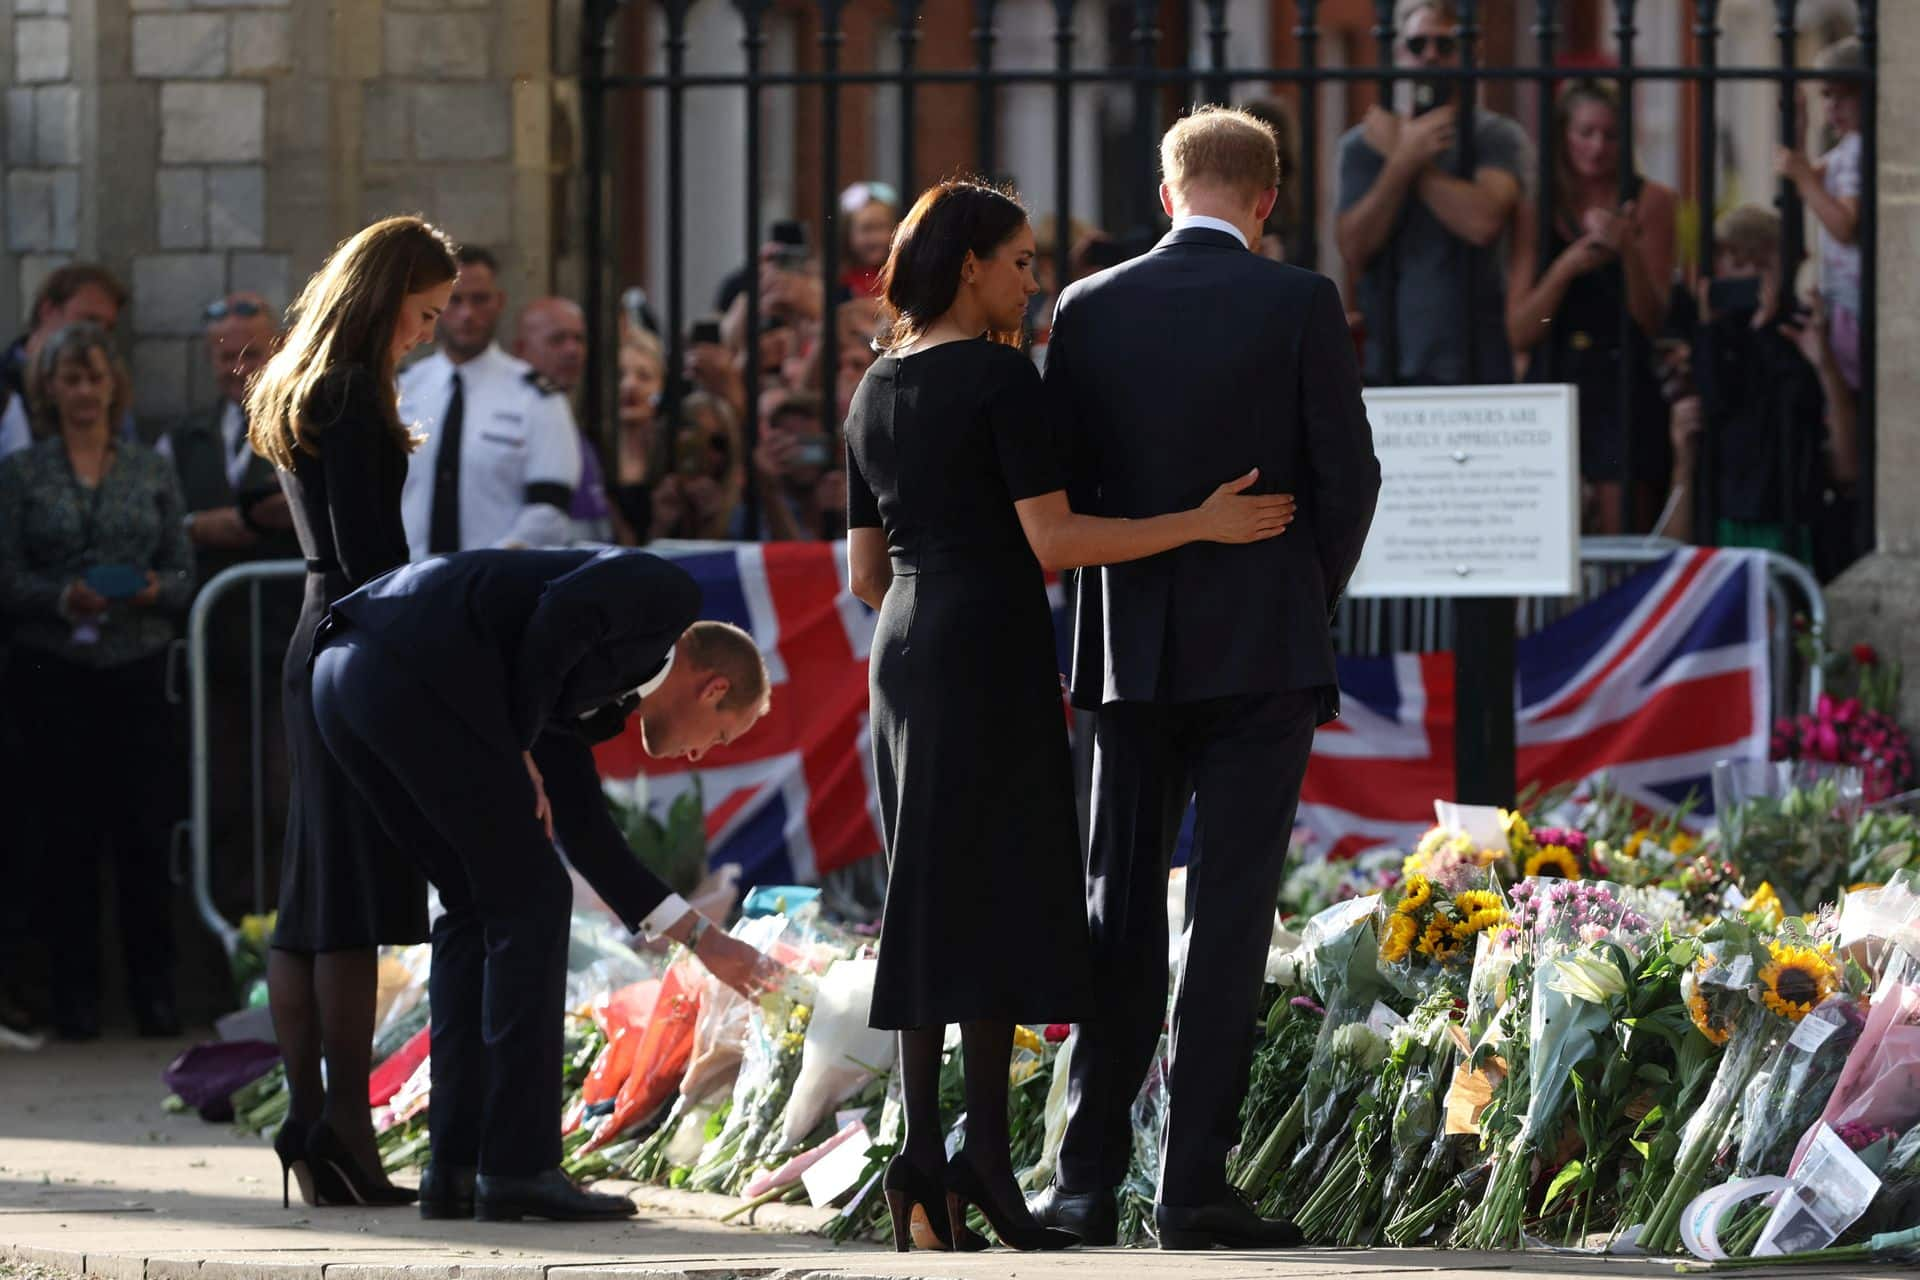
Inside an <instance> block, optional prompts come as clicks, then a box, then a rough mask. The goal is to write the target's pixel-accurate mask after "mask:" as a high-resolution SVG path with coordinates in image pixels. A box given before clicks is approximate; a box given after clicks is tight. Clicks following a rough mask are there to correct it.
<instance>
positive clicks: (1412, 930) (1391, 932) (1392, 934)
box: [1380, 911, 1420, 964]
mask: <svg viewBox="0 0 1920 1280" xmlns="http://www.w3.org/2000/svg"><path fill="white" fill-rule="evenodd" d="M1419 936H1420V922H1419V921H1417V920H1415V919H1414V918H1413V917H1412V916H1403V915H1401V914H1400V913H1399V912H1397V911H1396V912H1395V913H1394V914H1393V915H1391V916H1389V917H1387V936H1386V937H1385V938H1384V939H1382V940H1381V942H1380V958H1381V959H1382V960H1384V961H1386V962H1387V963H1388V964H1399V963H1400V962H1401V961H1402V960H1405V959H1406V958H1407V953H1408V952H1409V951H1411V950H1413V943H1414V939H1416V938H1418V937H1419Z"/></svg>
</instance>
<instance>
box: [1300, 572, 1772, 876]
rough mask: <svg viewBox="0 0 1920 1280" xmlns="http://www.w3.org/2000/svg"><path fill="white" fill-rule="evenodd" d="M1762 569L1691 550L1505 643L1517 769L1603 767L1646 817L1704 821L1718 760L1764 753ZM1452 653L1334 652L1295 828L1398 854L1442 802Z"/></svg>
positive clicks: (1449, 789) (1330, 844)
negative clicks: (1326, 717)
mask: <svg viewBox="0 0 1920 1280" xmlns="http://www.w3.org/2000/svg"><path fill="white" fill-rule="evenodd" d="M1766 585H1767V581H1766V561H1765V559H1764V557H1763V556H1761V555H1760V554H1758V553H1755V552H1747V551H1735V550H1722V551H1714V550H1705V549H1697V548H1696V549H1690V550H1685V551H1676V552H1674V553H1673V554H1672V555H1670V556H1667V557H1666V558H1665V559H1662V560H1660V561H1657V562H1655V563H1654V564H1652V565H1649V566H1648V567H1647V568H1645V569H1643V570H1641V571H1640V572H1639V573H1636V574H1634V575H1633V576H1632V577H1630V578H1628V579H1626V580H1625V581H1624V582H1622V583H1620V584H1619V585H1618V586H1616V587H1614V588H1613V589H1612V590H1610V591H1608V592H1606V593H1604V594H1602V595H1600V596H1598V597H1596V598H1595V599H1594V600H1592V601H1590V602H1589V603H1587V604H1585V605H1583V606H1581V607H1580V608H1578V609H1576V610H1574V611H1573V612H1572V613H1569V614H1568V615H1567V616H1565V617H1564V618H1561V619H1560V620H1559V621H1557V622H1555V623H1553V624H1552V625H1550V626H1548V627H1546V628H1544V629H1542V630H1540V631H1538V632H1535V633H1534V634H1533V635H1530V636H1524V637H1522V638H1521V639H1520V640H1519V641H1518V643H1517V644H1516V646H1515V666H1516V667H1517V668H1518V683H1517V685H1516V688H1515V712H1516V717H1517V720H1518V724H1517V726H1516V739H1517V741H1516V746H1517V760H1516V772H1517V773H1518V774H1519V780H1520V782H1521V784H1522V785H1523V786H1524V785H1525V784H1527V783H1529V782H1537V783H1539V784H1541V785H1543V786H1552V785H1556V784H1559V783H1563V782H1573V781H1579V780H1582V779H1586V778H1591V777H1593V776H1595V775H1596V774H1599V773H1601V772H1605V773H1606V774H1607V775H1608V777H1609V778H1610V779H1611V780H1612V782H1613V784H1614V785H1615V787H1616V788H1617V789H1618V790H1619V791H1621V792H1622V793H1623V794H1625V795H1626V796H1628V797H1630V798H1631V799H1633V800H1634V801H1635V802H1637V803H1639V804H1641V805H1643V806H1645V807H1646V808H1648V809H1650V810H1654V811H1671V810H1673V809H1675V808H1677V807H1679V806H1680V805H1681V804H1683V803H1684V802H1685V801H1686V800H1687V799H1688V797H1689V796H1691V797H1692V799H1693V801H1694V808H1693V809H1692V810H1691V811H1690V813H1689V815H1688V821H1689V822H1690V823H1691V824H1693V825H1695V826H1698V825H1701V824H1703V823H1704V822H1705V821H1706V819H1708V818H1710V817H1711V816H1712V812H1713V786H1712V775H1713V765H1714V762H1715V761H1717V760H1764V759H1765V758H1766V755H1767V748H1768V728H1769V725H1770V723H1771V721H1770V712H1769V708H1770V706H1771V703H1770V701H1769V698H1770V675H1769V667H1768V662H1767V627H1766V605H1767V591H1766ZM1453 693H1454V684H1453V655H1452V654H1449V653H1417V654H1416V653H1403V654H1395V655H1392V656H1389V657H1378V658H1341V659H1340V694H1341V714H1340V719H1339V720H1337V721H1335V722H1334V723H1333V724H1330V725H1328V726H1326V727H1325V728H1323V729H1321V731H1320V732H1319V734H1318V735H1317V736H1316V737H1315V739H1314V744H1313V763H1312V764H1311V766H1310V767H1309V768H1308V770H1307V780H1306V784H1305V786H1304V787H1303V788H1302V790H1301V799H1300V816H1299V825H1300V827H1301V828H1302V829H1303V830H1304V831H1306V832H1308V833H1310V834H1311V835H1312V836H1313V837H1314V839H1315V841H1316V842H1317V843H1319V844H1320V845H1321V846H1322V847H1324V848H1325V849H1326V852H1327V856H1329V857H1335V858H1338V857H1345V856H1350V855H1352V854H1355V853H1358V852H1360V851H1362V850H1364V849H1368V848H1371V847H1374V846H1377V845H1382V844H1391V845H1398V846H1400V847H1403V848H1404V847H1407V846H1408V845H1409V844H1410V843H1411V842H1412V841H1414V840H1417V839H1418V838H1419V837H1420V835H1421V833H1422V832H1424V831H1425V830H1426V829H1427V828H1428V827H1430V826H1432V825H1433V802H1434V801H1435V800H1436V799H1449V798H1451V797H1452V795H1453V764H1454V761H1453Z"/></svg>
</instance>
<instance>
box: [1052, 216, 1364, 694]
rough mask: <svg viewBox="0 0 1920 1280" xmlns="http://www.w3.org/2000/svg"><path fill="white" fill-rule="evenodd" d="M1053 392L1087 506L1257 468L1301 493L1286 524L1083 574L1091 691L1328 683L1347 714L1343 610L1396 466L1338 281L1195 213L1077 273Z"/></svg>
mask: <svg viewBox="0 0 1920 1280" xmlns="http://www.w3.org/2000/svg"><path fill="white" fill-rule="evenodd" d="M1046 385H1047V391H1048V402H1049V405H1050V406H1051V409H1052V416H1053V420H1054V422H1055V423H1056V424H1057V427H1058V429H1060V430H1061V431H1063V432H1064V433H1065V439H1064V440H1063V446H1064V448H1065V451H1066V453H1067V456H1068V457H1069V458H1070V460H1071V461H1070V469H1069V476H1070V479H1069V494H1070V496H1071V498H1072V500H1073V506H1074V510H1076V511H1080V512H1084V513H1086V514H1090V515H1101V516H1119V517H1125V518H1128V519H1142V518H1145V517H1148V516H1156V515H1163V514H1166V513H1168V512H1175V511H1183V510H1186V509H1187V508H1189V507H1193V506H1196V505H1198V504H1199V503H1201V502H1203V501H1205V500H1206V498H1207V495H1208V494H1210V493H1211V492H1212V491H1213V490H1214V489H1215V487H1217V486H1218V485H1220V484H1222V483H1224V482H1226V481H1228V480H1230V479H1233V478H1235V477H1237V476H1240V475H1243V474H1244V473H1245V472H1247V471H1248V470H1249V469H1250V468H1253V467H1258V468H1260V478H1259V480H1258V481H1257V482H1256V483H1255V484H1254V486H1253V488H1252V489H1251V490H1250V491H1249V492H1253V493H1292V494H1294V495H1296V497H1297V498H1298V501H1299V510H1298V513H1297V514H1296V516H1295V518H1294V521H1293V524H1292V525H1291V526H1289V527H1288V529H1287V531H1286V532H1285V533H1284V534H1282V535H1281V536H1280V537H1278V538H1273V539H1270V540H1268V541H1266V542H1258V543H1250V544H1247V545H1241V546H1229V545H1224V544H1221V543H1211V542H1195V543H1190V544H1188V545H1187V546H1184V547H1179V548H1176V549H1175V550H1172V551H1168V552H1164V553H1162V554H1161V555H1157V556H1152V557H1150V558H1148V559H1145V560H1136V561H1133V562H1131V563H1129V564H1118V565H1110V566H1107V567H1105V568H1101V569H1090V570H1084V571H1082V572H1081V573H1080V574H1078V575H1077V577H1078V592H1077V605H1078V607H1077V610H1076V614H1075V626H1074V658H1073V675H1072V682H1071V694H1072V699H1073V703H1074V705H1075V706H1079V707H1083V708H1096V707H1099V706H1100V705H1102V704H1104V703H1107V702H1115V701H1130V702H1162V703H1170V702H1194V701H1199V700H1202V699H1207V698H1218V697H1226V696H1231V695H1236V694H1252V693H1267V692H1275V691H1279V690H1286V689H1318V690H1322V691H1324V693H1323V696H1322V698H1321V714H1322V719H1323V720H1324V719H1330V718H1331V717H1332V716H1333V715H1334V714H1336V713H1337V708H1338V705H1339V703H1338V694H1337V685H1336V680H1335V675H1334V663H1333V643H1332V638H1331V636H1330V634H1329V632H1328V622H1329V619H1330V617H1331V613H1332V610H1333V606H1334V605H1335V604H1336V603H1337V602H1338V600H1339V597H1340V593H1341V591H1342V590H1344V589H1345V587H1346V583H1347V579H1348V577H1349V576H1350V575H1351V574H1352V573H1353V568H1354V565H1355V564H1356V563H1357V562H1358V561H1359V559H1360V548H1361V546H1362V545H1363V544H1364V543H1365V541H1366V536H1367V527H1368V525H1369V524H1370V523H1371V522H1372V519H1373V508H1374V501H1375V499H1376V497H1377V495H1378V493H1379V488H1380V464H1379V462H1378V461H1377V460H1376V459H1375V457H1374V453H1373V435H1372V432H1371V430H1370V429H1369V428H1368V425H1367V418H1366V410H1365V407H1364V406H1363V405H1362V403H1361V399H1360V370H1359V366H1358V362H1357V361H1356V360H1355V358H1354V351H1353V342H1352V340H1351V338H1349V337H1348V332H1347V323H1346V315H1345V311H1344V309H1343V308H1342V307H1341V304H1340V295H1339V291H1338V290H1337V289H1335V287H1334V285H1333V282H1332V281H1330V280H1328V279H1327V278H1326V277H1324V276H1319V275H1315V274H1313V273H1312V272H1309V271H1302V270H1300V269H1299V268H1297V267H1289V266H1283V265H1281V264H1279V263H1276V262H1272V261H1270V260H1268V259H1265V258H1261V257H1259V256H1257V255H1255V254H1252V253H1249V252H1248V251H1247V250H1245V249H1244V248H1242V247H1241V245H1240V242H1239V240H1237V239H1236V238H1235V237H1233V236H1231V235H1228V234H1227V233H1226V232H1223V231H1216V230H1212V229H1208V228H1200V227H1189V228H1186V229H1183V230H1180V231H1176V232H1174V233H1173V234H1171V235H1169V236H1167V237H1166V238H1165V239H1163V240H1161V242H1160V243H1159V245H1158V246H1156V247H1155V248H1154V250H1153V251H1152V252H1151V253H1148V254H1145V255H1143V256H1142V257H1139V258H1135V259H1133V260H1132V261H1130V262H1127V263H1123V264H1122V265H1120V266H1118V267H1114V268H1112V269H1111V270H1108V271H1105V272H1102V273H1100V274H1099V275H1096V276H1092V277H1090V278H1088V279H1086V280H1083V281H1081V282H1079V283H1078V284H1075V285H1074V286H1073V287H1071V288H1070V289H1068V290H1067V291H1066V293H1065V294H1064V295H1063V296H1062V298H1061V300H1060V306H1059V309H1058V311H1057V313H1056V314H1055V316H1054V321H1053V334H1052V338H1051V340H1050V342H1049V344H1048V347H1047V370H1046Z"/></svg>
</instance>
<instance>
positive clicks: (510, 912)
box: [313, 631, 573, 1175]
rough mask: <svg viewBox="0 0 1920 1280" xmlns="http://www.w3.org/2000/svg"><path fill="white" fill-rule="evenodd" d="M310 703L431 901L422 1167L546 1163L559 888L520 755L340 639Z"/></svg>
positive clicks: (562, 950) (565, 891)
mask: <svg viewBox="0 0 1920 1280" xmlns="http://www.w3.org/2000/svg"><path fill="white" fill-rule="evenodd" d="M474 696H476V697H489V696H494V697H500V698H504V697H505V696H506V694H505V691H504V690H499V691H496V690H488V689H477V690H475V691H474ZM313 709H314V718H315V719H316V720H317V721H318V722H319V726H320V734H321V737H322V738H323V739H325V741H326V744H327V750H328V751H330V752H331V753H332V754H333V756H334V758H335V759H336V760H338V761H339V763H340V767H341V769H342V771H343V772H344V773H345V774H346V776H347V777H348V778H349V779H350V780H351V781H352V783H353V785H354V786H355V787H356V788H358V789H359V791H360V792H361V794H362V795H364V796H365V797H366V799H367V802H368V804H369V805H370V806H371V807H372V809H373V811H374V813H375V814H377V815H378V816H379V819H380V823H381V825H382V826H383V827H385V828H386V830H387V834H388V835H389V836H391V837H392V839H393V841H394V843H395V844H397V845H398V846H399V847H401V848H403V849H409V850H412V851H413V853H414V855H415V857H416V858H417V859H418V860H419V862H420V866H421V869H422V870H423V871H424V872H425V873H426V875H427V878H428V879H429V880H431V881H433V883H434V886H435V887H436V888H437V889H439V891H440V904H441V906H442V907H444V908H445V914H444V915H442V916H441V917H440V918H439V919H438V920H436V921H435V922H434V925H433V970H432V974H431V976H430V978H429V979H428V993H427V994H428V1000H429V1001H430V1005H431V1008H432V1026H431V1037H430V1038H431V1041H432V1047H433V1054H432V1057H433V1064H432V1067H431V1071H432V1084H433V1091H432V1096H431V1099H430V1102H429V1105H428V1113H427V1121H428V1125H427V1127H428V1132H429V1137H430V1141H431V1146H432V1151H433V1159H434V1160H435V1162H437V1163H439V1164H441V1165H442V1166H443V1167H446V1166H455V1165H458V1166H465V1167H474V1166H477V1167H478V1168H479V1169H480V1171H481V1172H482V1173H487V1174H506V1175H516V1174H531V1173H538V1172H541V1171H542V1170H546V1169H552V1168H555V1167H557V1166H558V1165H559V1163H560V1124H559V1115H560V1101H561V1085H560V1072H561V1065H560V1058H561V1031H562V1022H563V1018H564V1013H565V1005H566V978H567V935H568V926H569V922H570V915H571V911H572V903H573V883H572V880H571V878H570V877H569V876H568V875H567V873H566V870H565V869H564V867H563V866H562V865H561V862H560V858H559V855H558V854H557V853H556V852H555V851H554V848H553V844H552V842H551V841H550V840H548V838H547V833H546V829H545V827H544V826H543V825H542V824H541V823H540V822H539V820H538V819H536V818H535V817H534V812H533V807H534V797H533V785H532V783H531V781H530V780H529V779H528V777H527V770H526V765H525V763H524V762H523V761H522V760H521V758H520V753H519V752H518V751H517V750H515V749H514V748H513V746H512V745H511V744H510V743H494V742H489V741H486V740H485V739H483V738H482V737H481V736H480V735H479V734H478V733H476V732H475V731H474V730H473V729H472V728H471V727H469V726H468V724H467V722H466V721H465V720H464V719H462V718H461V717H460V716H459V715H458V714H456V713H455V711H454V710H453V709H452V708H451V707H449V706H447V705H446V704H445V702H444V701H443V700H442V699H441V698H440V696H439V695H438V694H436V693H435V692H434V691H433V690H431V689H429V688H428V687H427V686H426V685H425V684H423V683H422V682H421V681H419V680H418V679H416V678H415V677H414V676H413V675H412V674H411V673H410V672H409V671H408V670H407V669H406V668H405V667H404V666H403V665H402V664H401V662H400V661H399V660H398V659H397V658H396V657H394V656H393V655H392V654H391V653H390V652H389V651H387V650H385V649H383V648H382V646H381V645H380V644H379V643H378V642H376V641H374V640H373V639H371V638H369V637H366V636H364V635H357V634H355V633H354V632H352V631H348V632H346V633H345V634H344V635H342V636H339V637H337V638H335V639H334V640H332V641H331V642H330V643H328V644H327V646H326V647H325V648H324V649H323V650H322V651H321V653H320V655H319V657H318V658H317V659H316V660H315V664H314V673H313Z"/></svg>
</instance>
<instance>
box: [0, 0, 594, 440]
mask: <svg viewBox="0 0 1920 1280" xmlns="http://www.w3.org/2000/svg"><path fill="white" fill-rule="evenodd" d="M564 3H571V0H563V4H564ZM0 6H4V8H0V60H3V62H4V65H5V66H6V68H7V70H8V72H9V76H8V89H7V93H6V111H7V125H6V138H5V144H6V151H5V161H6V164H5V168H6V183H5V190H4V197H3V198H4V207H5V217H4V230H5V243H4V250H5V260H4V263H0V322H4V323H3V324H0V330H3V331H4V332H5V333H7V334H9V335H10V334H11V333H12V332H14V331H15V330H16V328H17V324H18V318H20V317H22V316H23V315H24V312H25V308H26V304H27V300H28V299H30V297H31V296H32V293H33V290H34V289H35V287H37V285H38V284H39V282H40V280H41V279H42V278H43V277H44V275H45V273H46V272H47V271H48V270H50V269H51V268H52V267H53V266H55V265H57V264H58V263H60V262H62V261H65V260H68V259H71V258H87V259H93V260H97V261H101V262H104V263H106V264H107V265H108V266H109V267H111V268H113V269H114V270H115V271H116V272H117V273H119V274H120V275H121V276H122V277H123V278H124V279H125V280H126V281H127V283H128V284H129V285H130V286H131V288H132V290H133V295H134V301H133V306H132V308H131V309H130V311H129V312H128V314H127V315H126V316H125V317H124V318H123V321H122V326H121V328H122V334H123V338H124V339H125V345H126V349H127V351H128V354H129V355H130V357H131V360H132V364H133V369H134V375H135V392H136V409H137V411H138V412H139V413H140V414H141V416H142V417H143V418H147V419H156V420H157V419H164V418H166V417H169V416H172V415H175V414H177V413H179V412H181V411H182V410H183V409H185V408H186V407H188V406H189V405H192V404H195V403H198V402H200V401H202V400H204V399H205V398H206V397H207V396H208V395H209V394H210V384H209V379H208V375H207V373H206V370H205V364H204V360H203V359H202V357H201V350H200V346H199V342H198V338H197V335H198V333H199V329H200V315H201V311H202V309H203V308H204V307H205V305H206V303H207V302H209V301H210V300H212V299H214V298H216V297H219V296H221V295H222V294H223V293H225V292H227V291H229V290H232V289H256V290H258V291H260V292H262V293H264V294H266V295H267V297H268V298H269V300H270V301H272V302H273V303H274V305H276V306H284V305H285V304H287V303H288V302H290V301H291V300H292V295H293V292H294V291H296V290H297V289H298V288H299V286H300V284H301V283H302V282H303V281H304V280H305V279H306V276H307V275H308V274H309V273H310V272H311V271H312V270H313V269H314V268H315V267H316V266H318V265H319V263H320V261H321V260H322V259H323V258H324V257H325V256H326V254H327V252H328V251H329V250H330V249H331V248H332V247H333V246H334V245H335V244H337V243H338V242H339V241H340V240H341V239H343V238H344V237H346V236H348V235H350V234H352V233H353V231H355V230H356V229H358V228H359V227H360V226H363V225H365V223H367V222H368V221H371V220H373V219H376V218H379V217H384V216H387V215H389V214H393V213H421V214H424V215H426V216H427V217H429V218H432V219H434V220H435V221H437V222H439V223H441V225H443V226H444V227H445V228H446V229H447V230H448V231H449V232H450V233H451V234H452V235H453V236H454V237H455V238H456V239H460V240H465V241H468V242H471V243H475V244H484V245H487V246H488V247H490V248H493V249H494V250H495V251H496V252H498V253H499V254H500V256H501V258H502V261H503V274H504V276H505V278H506V284H507V286H508V289H509V291H510V293H512V294H515V295H517V296H518V297H520V298H525V297H527V296H529V295H531V294H533V293H537V292H543V291H545V289H546V288H548V287H549V284H548V281H549V279H550V276H551V273H552V265H551V259H552V254H553V213H552V211H551V208H550V206H551V204H552V192H551V187H552V183H553V175H552V173H551V172H550V168H551V156H552V145H551V136H552V133H553V115H554V109H555V108H554V100H555V94H556V91H557V90H556V82H555V79H554V74H553V68H552V62H553V58H552V48H553V41H552V30H553V23H554V6H553V4H551V3H548V2H546V0H326V2H325V3H322V2H320V0H0ZM0 340H4V339H0Z"/></svg>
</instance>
